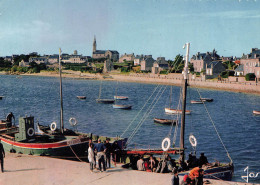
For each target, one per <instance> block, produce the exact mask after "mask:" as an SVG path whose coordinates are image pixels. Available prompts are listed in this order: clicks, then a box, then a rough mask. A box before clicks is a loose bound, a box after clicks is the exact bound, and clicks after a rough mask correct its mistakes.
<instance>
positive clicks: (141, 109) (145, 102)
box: [120, 84, 159, 137]
mask: <svg viewBox="0 0 260 185" xmlns="http://www.w3.org/2000/svg"><path fill="white" fill-rule="evenodd" d="M158 87H159V84H158V85H157V86H156V87H155V88H154V90H153V93H152V94H151V96H150V97H149V98H148V99H147V101H146V102H145V104H144V106H143V107H142V108H141V110H140V111H139V112H138V113H137V115H136V116H135V117H134V119H133V120H132V121H131V122H130V124H129V125H128V127H127V128H126V129H125V131H124V132H123V133H122V134H121V136H120V137H123V135H124V134H125V133H126V131H127V130H128V129H129V128H130V126H131V125H132V124H133V122H134V121H135V119H136V118H137V117H138V116H139V114H140V113H141V111H142V110H143V109H144V107H145V106H146V104H147V103H148V102H149V101H150V99H151V98H152V96H153V94H154V93H155V91H156V90H157V88H158Z"/></svg>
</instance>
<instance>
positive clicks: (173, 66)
mask: <svg viewBox="0 0 260 185" xmlns="http://www.w3.org/2000/svg"><path fill="white" fill-rule="evenodd" d="M168 64H169V67H170V72H171V73H181V72H182V70H183V68H184V60H183V56H181V55H180V54H179V55H177V56H176V57H175V60H174V61H171V60H168Z"/></svg>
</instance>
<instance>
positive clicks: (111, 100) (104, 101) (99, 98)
mask: <svg viewBox="0 0 260 185" xmlns="http://www.w3.org/2000/svg"><path fill="white" fill-rule="evenodd" d="M101 92H102V81H101V82H100V87H99V95H98V99H96V102H97V103H104V104H112V103H114V102H115V100H114V99H101Z"/></svg>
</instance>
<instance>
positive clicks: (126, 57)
mask: <svg viewBox="0 0 260 185" xmlns="http://www.w3.org/2000/svg"><path fill="white" fill-rule="evenodd" d="M134 59H135V55H134V53H131V54H126V53H125V54H124V55H122V56H121V57H120V58H119V63H123V62H125V61H134Z"/></svg>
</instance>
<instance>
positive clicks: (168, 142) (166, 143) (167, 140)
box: [162, 137, 171, 151]
mask: <svg viewBox="0 0 260 185" xmlns="http://www.w3.org/2000/svg"><path fill="white" fill-rule="evenodd" d="M165 145H166V146H165ZM170 146H171V140H170V138H168V137H166V138H164V139H163V141H162V149H163V151H167V150H169V148H170Z"/></svg>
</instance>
